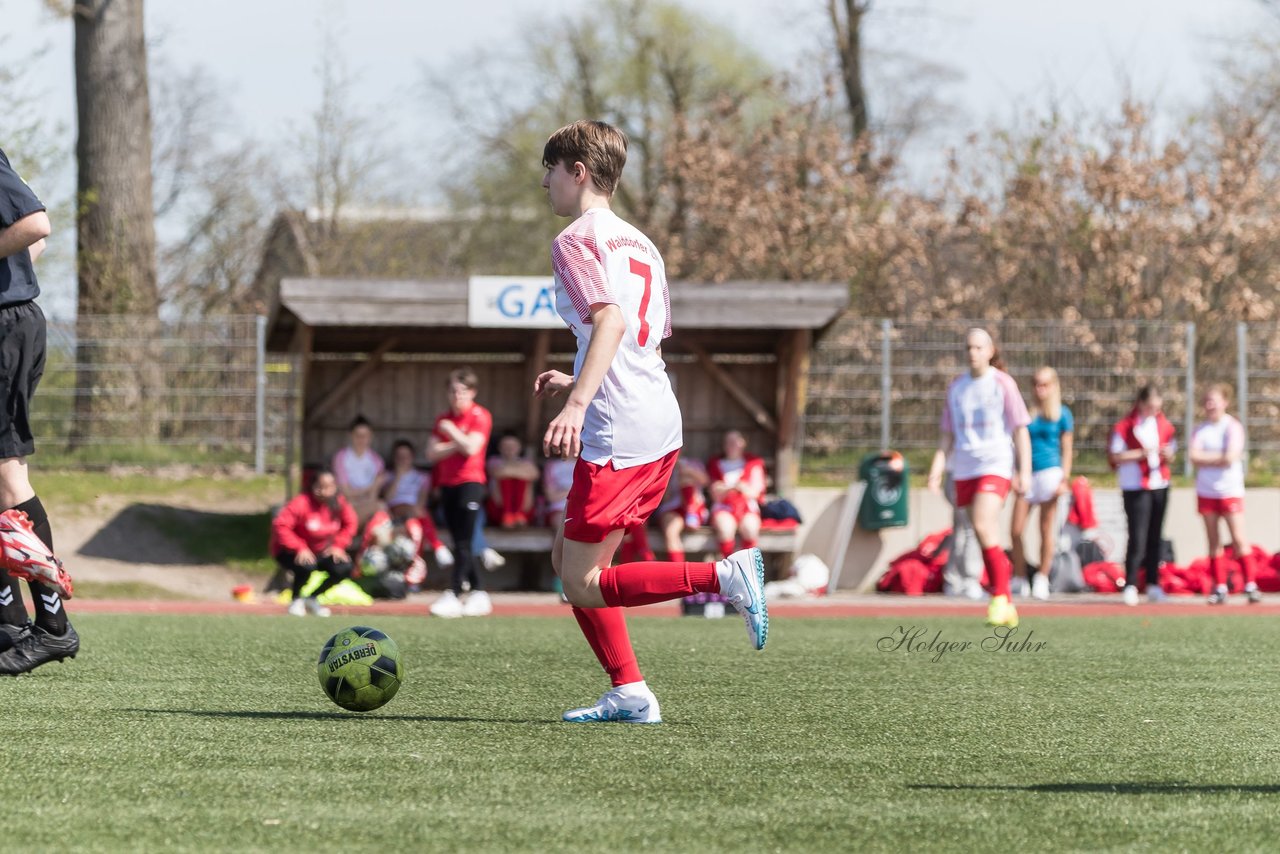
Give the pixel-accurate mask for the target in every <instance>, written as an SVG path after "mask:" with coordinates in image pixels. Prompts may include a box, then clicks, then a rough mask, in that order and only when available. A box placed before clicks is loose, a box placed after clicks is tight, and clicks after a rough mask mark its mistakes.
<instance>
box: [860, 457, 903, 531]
mask: <svg viewBox="0 0 1280 854" xmlns="http://www.w3.org/2000/svg"><path fill="white" fill-rule="evenodd" d="M858 478H859V479H860V480H863V481H865V482H866V484H867V488H866V491H865V492H863V493H862V504H861V505H859V507H858V526H859V527H860V528H862V529H863V530H864V531H878V530H880V529H881V528H902V527H905V526H906V524H907V461H906V460H905V459H903V457H902V454H899V453H897V452H896V451H881V452H880V453H878V454H869V455H867V456H865V457H863V458H862V462H860V463H859V464H858Z"/></svg>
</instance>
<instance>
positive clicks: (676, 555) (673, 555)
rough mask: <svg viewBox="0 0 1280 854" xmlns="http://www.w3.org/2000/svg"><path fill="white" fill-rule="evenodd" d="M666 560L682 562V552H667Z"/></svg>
mask: <svg viewBox="0 0 1280 854" xmlns="http://www.w3.org/2000/svg"><path fill="white" fill-rule="evenodd" d="M667 560H669V561H671V562H672V563H684V552H683V551H678V552H667Z"/></svg>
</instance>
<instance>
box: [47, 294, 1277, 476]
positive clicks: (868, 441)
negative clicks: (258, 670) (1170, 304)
mask: <svg viewBox="0 0 1280 854" xmlns="http://www.w3.org/2000/svg"><path fill="white" fill-rule="evenodd" d="M971 326H985V327H987V328H989V329H991V331H992V332H993V333H994V334H995V335H996V338H997V341H998V342H999V345H1000V349H1001V353H1002V355H1003V356H1004V359H1005V361H1006V363H1007V366H1008V369H1009V371H1010V373H1011V374H1012V375H1013V376H1014V378H1015V379H1017V380H1018V382H1019V384H1020V385H1021V387H1022V388H1023V391H1024V394H1025V395H1027V396H1028V398H1029V397H1030V388H1031V387H1030V378H1031V374H1032V372H1033V371H1034V370H1035V369H1036V368H1037V367H1039V366H1040V365H1051V366H1053V367H1054V368H1056V369H1057V371H1058V374H1059V376H1060V377H1061V380H1062V388H1063V396H1064V400H1065V402H1066V403H1067V404H1068V405H1069V406H1070V407H1071V409H1072V412H1073V414H1074V416H1075V419H1076V448H1077V460H1076V468H1077V470H1079V471H1082V472H1086V473H1087V472H1090V471H1095V472H1096V471H1100V470H1102V469H1104V468H1105V466H1106V462H1105V453H1106V442H1107V438H1108V432H1109V429H1110V426H1111V425H1112V424H1113V423H1114V422H1115V421H1116V419H1118V418H1119V417H1120V416H1122V415H1123V414H1124V413H1125V412H1126V411H1127V410H1128V408H1129V406H1130V403H1131V401H1132V396H1133V392H1134V389H1135V388H1136V387H1137V386H1138V385H1139V384H1140V383H1142V382H1148V381H1154V382H1156V383H1158V384H1160V385H1161V387H1162V389H1163V392H1164V399H1165V412H1166V413H1167V414H1168V416H1169V418H1170V419H1171V420H1173V421H1174V423H1175V424H1177V425H1178V426H1179V429H1180V432H1181V433H1182V434H1183V445H1184V446H1185V444H1186V438H1187V436H1188V435H1189V433H1190V431H1191V429H1192V427H1193V425H1194V423H1195V420H1196V418H1197V413H1196V411H1195V407H1194V405H1193V406H1191V407H1189V406H1188V405H1187V404H1188V402H1191V403H1192V404H1195V403H1196V402H1197V400H1198V398H1197V394H1196V392H1197V389H1198V390H1200V391H1202V390H1203V388H1204V385H1205V384H1206V383H1208V382H1224V381H1225V382H1229V383H1231V384H1232V385H1234V386H1235V388H1236V395H1237V400H1236V402H1234V403H1233V406H1232V411H1235V412H1238V413H1240V417H1241V420H1242V421H1244V423H1245V425H1246V427H1247V428H1248V433H1249V450H1250V452H1251V457H1250V464H1251V469H1252V470H1254V471H1256V470H1257V469H1259V468H1264V469H1266V470H1267V471H1270V472H1273V473H1274V472H1275V471H1277V470H1280V454H1278V453H1277V452H1278V451H1280V348H1272V346H1271V342H1272V341H1273V340H1276V338H1277V336H1278V335H1280V322H1277V323H1256V324H1247V325H1246V324H1243V323H1241V324H1238V325H1237V326H1236V327H1235V328H1234V329H1226V330H1221V329H1218V330H1214V333H1215V334H1214V335H1208V334H1205V332H1204V331H1200V332H1199V334H1198V330H1197V328H1196V325H1195V324H1190V323H1185V324H1184V323H1173V324H1168V323H1148V322H1122V321H1106V322H1096V321H1094V322H1089V321H1079V322H1074V323H1073V322H1051V321H1004V322H999V323H995V324H992V323H989V322H986V321H962V320H956V321H940V322H901V321H889V320H879V319H876V320H863V319H856V318H853V317H846V318H843V319H841V320H840V321H838V322H837V323H836V324H835V325H834V327H833V328H832V329H830V330H829V331H828V333H827V334H826V335H825V336H824V337H823V339H822V341H821V342H820V343H819V345H818V347H817V348H816V349H815V352H814V353H813V358H812V361H811V369H810V374H809V395H808V405H807V408H806V415H805V437H804V438H805V441H804V466H805V468H806V470H808V471H809V472H812V473H815V474H818V475H821V474H824V473H826V474H830V475H831V476H833V477H841V478H846V477H847V476H848V475H849V473H850V472H851V471H853V470H854V468H855V467H856V464H857V460H858V459H859V458H860V457H861V456H862V455H863V454H865V453H867V452H869V451H873V450H877V449H879V448H885V447H889V448H896V449H899V450H902V451H905V452H906V453H907V454H908V456H909V458H910V459H911V460H912V464H913V467H914V468H916V469H917V470H919V467H920V466H922V465H926V464H927V462H928V458H929V456H930V454H931V452H932V450H933V448H935V447H936V446H937V442H938V421H939V417H940V414H941V407H942V400H943V397H944V395H945V392H946V387H947V383H948V382H950V380H951V379H952V378H953V377H954V376H955V375H957V374H958V373H960V372H961V371H962V370H964V353H963V341H964V333H965V330H966V329H968V328H969V327H971ZM265 330H266V326H265V319H264V318H261V317H255V316H247V317H243V316H238V317H224V318H215V319H206V320H199V321H160V322H157V321H155V320H143V319H139V318H128V317H125V318H120V317H110V318H81V319H80V320H78V321H71V322H56V321H55V322H50V324H49V338H48V342H49V343H48V360H47V365H46V368H45V375H44V379H43V380H42V382H41V385H40V390H39V393H38V394H37V396H36V405H35V408H34V411H33V422H34V427H35V432H36V442H37V448H38V454H39V457H38V459H39V461H40V463H41V464H42V465H49V464H54V465H57V464H66V465H74V466H79V467H95V466H107V465H119V464H126V465H129V464H132V465H140V466H158V465H165V464H172V463H190V464H195V465H210V464H221V465H227V464H239V465H245V466H250V465H251V466H253V467H254V468H255V469H256V470H258V471H267V470H272V471H274V470H279V469H281V468H282V467H283V466H284V464H285V461H286V456H287V454H288V453H289V452H290V449H291V437H290V431H291V430H292V429H295V428H296V423H295V419H293V418H291V417H290V416H291V413H294V412H295V408H296V406H297V401H298V393H299V390H298V389H297V387H296V380H297V376H298V374H297V371H296V369H295V366H294V365H293V364H292V362H291V360H290V359H288V358H286V357H282V356H279V355H276V354H270V355H269V354H267V353H266V352H265V348H264V343H265ZM77 345H79V346H77ZM1188 354H1195V356H1194V357H1191V358H1189V357H1188ZM86 357H91V358H92V362H93V364H94V365H96V367H97V368H98V374H97V375H96V381H95V382H94V383H93V384H91V385H88V386H86V385H85V383H84V382H83V381H84V378H85V374H84V373H83V372H82V371H80V370H79V369H80V368H82V367H83V366H84V363H83V361H80V362H78V361H77V359H82V360H83V359H84V358H86ZM1197 384H1199V385H1197ZM86 397H92V398H93V399H94V400H95V401H97V402H99V403H101V404H102V405H100V406H98V407H96V408H95V409H94V411H93V415H92V418H93V423H91V424H86V423H84V422H83V420H82V419H83V410H82V409H81V408H78V407H77V405H76V403H77V401H78V400H83V399H84V398H86ZM143 398H147V399H143ZM1184 461H1185V455H1184Z"/></svg>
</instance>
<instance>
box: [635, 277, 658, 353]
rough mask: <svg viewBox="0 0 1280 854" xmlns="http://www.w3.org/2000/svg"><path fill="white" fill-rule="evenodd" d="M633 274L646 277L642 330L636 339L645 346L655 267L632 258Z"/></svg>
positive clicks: (642, 301) (641, 300) (641, 309)
mask: <svg viewBox="0 0 1280 854" xmlns="http://www.w3.org/2000/svg"><path fill="white" fill-rule="evenodd" d="M631 272H632V274H634V275H636V276H639V277H640V278H642V279H644V296H643V297H641V298H640V332H639V333H638V334H637V335H636V341H637V342H638V343H639V344H640V346H641V347H643V346H644V345H645V344H646V343H648V341H649V321H648V319H647V315H648V314H649V295H650V294H651V293H652V292H653V269H652V268H651V267H650V266H649V265H648V264H646V263H644V262H643V261H641V260H639V259H638V258H632V259H631Z"/></svg>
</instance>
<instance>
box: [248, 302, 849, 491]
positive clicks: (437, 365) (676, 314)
mask: <svg viewBox="0 0 1280 854" xmlns="http://www.w3.org/2000/svg"><path fill="white" fill-rule="evenodd" d="M670 292H671V312H672V317H673V335H672V337H671V338H669V339H667V340H666V341H665V342H664V343H663V355H664V357H665V358H666V361H667V364H668V367H669V369H670V372H671V375H672V377H673V381H674V384H675V389H676V396H677V397H678V398H679V401H680V406H681V410H682V412H683V415H684V428H685V453H686V454H690V455H692V456H695V457H698V458H700V459H705V458H707V457H709V456H711V455H713V454H714V453H716V451H717V449H718V448H719V443H720V436H721V435H722V434H723V432H724V431H726V430H728V429H734V428H736V429H739V430H741V431H742V432H743V434H744V435H745V436H746V437H747V441H748V448H749V450H750V451H751V452H753V453H756V454H758V455H760V456H762V457H764V458H765V461H766V464H767V465H768V467H769V470H770V473H771V474H772V476H773V478H774V481H775V485H774V490H775V491H776V492H780V493H782V494H790V493H791V490H792V489H793V488H794V487H795V485H796V477H797V472H798V469H799V462H800V441H801V426H802V424H801V420H802V416H803V413H804V407H805V392H806V377H807V373H808V367H809V354H810V350H811V347H812V345H813V341H814V337H815V335H817V334H820V333H821V331H822V330H823V329H824V328H825V327H827V326H828V324H830V323H831V322H832V321H833V320H835V318H836V317H837V316H838V315H839V314H840V312H841V311H843V310H844V308H845V307H846V305H847V304H848V290H847V287H846V285H844V284H841V283H812V282H726V283H721V284H703V283H696V282H672V283H671V284H670ZM277 294H278V295H277ZM277 294H273V295H272V296H273V297H275V298H274V299H272V301H271V302H272V305H271V309H270V320H269V324H268V333H267V336H268V337H267V349H268V350H270V351H272V352H276V353H288V354H292V355H293V356H294V357H295V358H296V360H297V361H296V364H297V365H298V367H299V372H298V377H297V382H298V383H299V385H298V388H299V389H300V391H301V399H302V405H301V407H300V409H299V416H298V417H300V418H301V425H300V427H301V429H300V431H299V430H297V429H296V427H297V426H298V425H294V427H295V429H293V430H291V431H290V434H291V435H295V434H300V440H301V447H300V449H297V450H295V452H294V454H293V455H292V458H291V462H300V463H302V464H304V465H306V464H315V463H321V462H325V461H327V460H328V459H330V458H331V457H332V455H333V454H334V452H335V451H337V450H338V449H339V448H341V447H342V446H343V445H344V444H345V442H346V440H347V431H348V427H349V425H350V423H351V421H352V419H354V418H355V417H356V416H357V415H363V416H364V417H365V418H367V419H369V421H370V422H371V423H372V424H373V427H374V430H375V447H376V448H377V450H379V451H380V452H382V453H384V454H386V453H387V452H389V451H390V448H391V444H392V443H393V442H394V441H395V440H396V439H399V438H407V439H409V440H410V441H412V442H413V443H414V444H415V445H416V446H417V447H418V448H419V453H420V454H421V449H422V448H423V447H424V446H425V444H426V442H427V439H428V437H429V435H430V431H431V426H432V423H433V422H434V420H435V418H436V416H437V415H438V414H439V413H441V412H443V411H444V409H445V408H446V406H447V403H446V398H445V383H446V380H447V377H448V374H449V372H450V371H451V370H453V369H454V368H456V367H459V366H461V365H467V366H470V367H471V368H472V369H474V370H475V371H476V373H477V375H478V376H479V381H480V386H479V394H478V400H479V402H480V403H481V404H482V405H484V406H485V407H486V408H488V409H489V410H490V411H491V412H492V413H493V421H494V433H495V435H497V434H501V433H502V432H504V431H507V430H513V431H516V432H518V433H519V434H521V435H522V436H524V437H525V439H526V440H527V441H529V442H534V441H537V440H540V438H541V436H542V433H543V431H544V430H545V428H546V424H547V421H548V420H549V419H550V418H551V417H552V416H553V414H554V412H553V411H552V407H554V406H556V403H555V402H551V403H547V404H544V403H542V402H541V401H537V400H534V399H533V397H532V395H531V390H532V387H533V379H534V377H536V376H537V374H538V373H540V372H541V371H542V370H545V369H546V368H547V367H548V366H549V367H554V368H559V369H561V370H565V371H571V370H572V360H573V352H574V343H573V338H572V336H571V335H570V333H569V331H568V330H567V329H557V330H553V329H526V328H477V327H472V326H470V325H468V310H467V306H468V280H467V279H466V278H453V279H432V280H412V279H398V280H383V279H368V278H325V277H297V278H295V277H285V278H282V279H281V281H280V285H279V290H278V292H277Z"/></svg>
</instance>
